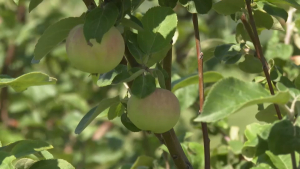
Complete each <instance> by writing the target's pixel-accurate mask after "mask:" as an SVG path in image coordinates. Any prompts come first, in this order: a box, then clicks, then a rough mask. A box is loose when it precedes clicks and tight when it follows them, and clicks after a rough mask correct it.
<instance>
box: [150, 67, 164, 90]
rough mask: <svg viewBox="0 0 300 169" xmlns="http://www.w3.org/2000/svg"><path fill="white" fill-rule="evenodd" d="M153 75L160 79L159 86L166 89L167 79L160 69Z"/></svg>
mask: <svg viewBox="0 0 300 169" xmlns="http://www.w3.org/2000/svg"><path fill="white" fill-rule="evenodd" d="M153 73H154V74H155V75H156V77H157V79H158V83H159V86H160V87H161V88H163V89H166V82H165V77H164V74H163V73H162V71H160V70H159V69H156V70H154V72H153Z"/></svg>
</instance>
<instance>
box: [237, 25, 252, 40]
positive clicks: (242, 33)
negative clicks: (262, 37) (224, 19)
mask: <svg viewBox="0 0 300 169" xmlns="http://www.w3.org/2000/svg"><path fill="white" fill-rule="evenodd" d="M235 39H236V42H237V43H246V41H250V42H251V39H250V37H249V35H248V33H247V31H246V30H245V28H244V25H243V24H242V23H238V24H237V26H236V32H235Z"/></svg>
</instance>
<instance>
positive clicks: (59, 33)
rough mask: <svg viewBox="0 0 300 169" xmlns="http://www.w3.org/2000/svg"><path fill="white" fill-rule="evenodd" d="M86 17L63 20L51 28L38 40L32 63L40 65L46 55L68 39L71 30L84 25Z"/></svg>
mask: <svg viewBox="0 0 300 169" xmlns="http://www.w3.org/2000/svg"><path fill="white" fill-rule="evenodd" d="M83 22H84V17H83V16H82V17H70V18H65V19H62V20H60V21H58V22H56V23H55V24H53V25H51V26H49V27H48V28H47V29H46V30H45V32H44V33H43V35H42V36H41V37H40V39H39V40H38V42H37V44H36V46H35V48H34V58H33V59H32V61H31V63H39V60H41V59H42V58H43V57H44V56H45V55H47V54H48V53H49V52H50V51H51V50H52V49H54V48H55V47H56V46H57V45H58V44H59V43H60V42H62V41H63V40H64V39H66V38H67V36H68V35H69V32H70V30H71V29H73V28H74V27H75V26H77V25H79V24H82V23H83Z"/></svg>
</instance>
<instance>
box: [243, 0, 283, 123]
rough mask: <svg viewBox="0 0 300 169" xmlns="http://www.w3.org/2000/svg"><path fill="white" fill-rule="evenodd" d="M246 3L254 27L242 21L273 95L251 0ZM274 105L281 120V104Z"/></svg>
mask: <svg viewBox="0 0 300 169" xmlns="http://www.w3.org/2000/svg"><path fill="white" fill-rule="evenodd" d="M246 5H247V10H248V14H249V22H250V26H251V27H252V31H251V30H249V29H247V24H246V25H245V22H247V21H245V20H244V21H243V20H242V21H243V23H244V25H245V28H246V30H247V31H248V34H249V36H250V38H251V40H252V42H253V44H254V47H255V50H256V55H257V57H258V59H259V60H260V61H261V63H262V65H263V71H264V74H265V76H266V79H267V82H268V86H269V90H270V93H271V94H272V95H274V94H275V93H274V89H273V86H272V81H271V78H270V74H269V67H268V63H267V61H266V59H265V57H264V55H263V51H262V48H261V44H260V40H259V37H258V33H257V30H256V25H255V21H254V18H253V15H252V8H251V0H246ZM242 18H243V17H242ZM252 38H253V39H252ZM274 107H275V110H276V113H277V117H278V119H279V120H281V119H282V116H281V113H280V109H279V106H278V105H277V104H274Z"/></svg>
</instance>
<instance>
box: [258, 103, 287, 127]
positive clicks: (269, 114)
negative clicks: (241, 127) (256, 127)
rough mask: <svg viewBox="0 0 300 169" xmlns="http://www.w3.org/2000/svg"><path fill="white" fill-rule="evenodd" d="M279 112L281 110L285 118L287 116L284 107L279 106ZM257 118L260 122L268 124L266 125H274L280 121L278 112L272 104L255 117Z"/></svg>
mask: <svg viewBox="0 0 300 169" xmlns="http://www.w3.org/2000/svg"><path fill="white" fill-rule="evenodd" d="M279 110H280V113H281V114H282V115H283V116H285V115H286V113H287V110H286V109H285V108H284V106H283V105H279ZM255 118H256V119H257V120H258V121H263V122H266V123H273V122H275V121H277V120H278V116H277V113H276V110H275V107H274V105H273V104H270V105H269V106H268V107H267V108H265V109H263V110H261V111H259V112H258V113H257V114H256V115H255Z"/></svg>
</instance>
